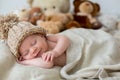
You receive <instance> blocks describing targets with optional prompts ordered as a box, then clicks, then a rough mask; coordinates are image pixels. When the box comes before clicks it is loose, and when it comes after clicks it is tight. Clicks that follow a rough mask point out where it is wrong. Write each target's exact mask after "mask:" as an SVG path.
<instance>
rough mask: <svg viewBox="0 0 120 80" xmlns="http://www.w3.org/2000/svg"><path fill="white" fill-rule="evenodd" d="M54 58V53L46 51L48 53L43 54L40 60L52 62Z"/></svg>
mask: <svg viewBox="0 0 120 80" xmlns="http://www.w3.org/2000/svg"><path fill="white" fill-rule="evenodd" d="M54 57H55V52H54V51H48V52H46V53H43V54H42V59H43V60H44V61H47V62H48V61H50V62H51V61H53V59H54Z"/></svg>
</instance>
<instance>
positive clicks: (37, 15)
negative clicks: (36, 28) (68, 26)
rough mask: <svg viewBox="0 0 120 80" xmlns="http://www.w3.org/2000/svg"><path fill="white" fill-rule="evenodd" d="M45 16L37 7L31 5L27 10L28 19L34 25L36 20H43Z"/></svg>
mask: <svg viewBox="0 0 120 80" xmlns="http://www.w3.org/2000/svg"><path fill="white" fill-rule="evenodd" d="M44 19H45V16H44V14H43V13H42V12H41V9H40V8H38V7H33V8H31V10H30V11H29V19H28V21H29V22H31V23H32V24H34V25H36V23H37V21H38V20H44Z"/></svg>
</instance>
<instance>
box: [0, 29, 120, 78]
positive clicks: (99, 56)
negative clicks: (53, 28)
mask: <svg viewBox="0 0 120 80" xmlns="http://www.w3.org/2000/svg"><path fill="white" fill-rule="evenodd" d="M61 34H64V35H66V36H68V37H69V38H70V40H71V45H70V47H69V48H68V50H67V64H66V66H64V67H63V68H60V67H54V68H52V69H42V68H39V67H34V66H24V65H20V64H17V63H16V61H15V59H14V57H13V55H12V54H11V53H10V50H9V48H8V46H7V45H6V44H5V42H3V41H2V40H1V41H0V80H83V79H81V78H89V79H90V78H99V79H100V80H115V79H116V80H120V50H119V45H118V44H116V41H115V39H114V38H113V37H112V36H111V35H109V34H107V33H105V32H103V31H100V30H96V31H94V30H85V29H72V30H67V31H64V32H63V33H61Z"/></svg>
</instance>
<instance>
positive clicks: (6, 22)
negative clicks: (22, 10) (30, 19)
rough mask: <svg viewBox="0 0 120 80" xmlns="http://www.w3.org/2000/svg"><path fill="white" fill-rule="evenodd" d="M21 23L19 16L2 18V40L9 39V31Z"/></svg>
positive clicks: (0, 35) (0, 24)
mask: <svg viewBox="0 0 120 80" xmlns="http://www.w3.org/2000/svg"><path fill="white" fill-rule="evenodd" d="M18 22H19V19H18V17H17V15H15V14H8V15H6V16H4V15H1V16H0V39H7V37H8V31H9V29H10V28H12V27H13V26H14V25H16V24H17V23H18Z"/></svg>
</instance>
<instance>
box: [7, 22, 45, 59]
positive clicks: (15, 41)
mask: <svg viewBox="0 0 120 80" xmlns="http://www.w3.org/2000/svg"><path fill="white" fill-rule="evenodd" d="M35 33H38V34H42V35H44V36H45V30H44V29H43V28H41V27H38V26H34V25H32V24H31V23H29V22H19V23H18V24H17V25H14V26H13V27H12V28H11V29H10V30H9V32H8V39H7V43H8V45H9V47H10V50H11V52H12V53H13V54H14V55H15V56H16V57H19V53H18V48H19V46H20V44H21V42H22V40H23V39H24V38H25V37H27V36H29V35H31V34H35Z"/></svg>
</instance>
